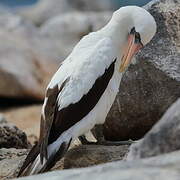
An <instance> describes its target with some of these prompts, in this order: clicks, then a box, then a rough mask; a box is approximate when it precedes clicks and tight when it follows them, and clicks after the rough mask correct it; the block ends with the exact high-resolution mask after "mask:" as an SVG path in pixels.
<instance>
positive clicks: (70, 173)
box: [22, 151, 180, 180]
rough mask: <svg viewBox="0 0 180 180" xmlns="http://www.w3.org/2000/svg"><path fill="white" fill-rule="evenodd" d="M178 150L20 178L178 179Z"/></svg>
mask: <svg viewBox="0 0 180 180" xmlns="http://www.w3.org/2000/svg"><path fill="white" fill-rule="evenodd" d="M179 163H180V152H179V151H177V152H173V153H169V154H166V155H161V156H157V157H155V158H148V159H144V160H135V161H129V162H122V161H117V162H112V163H106V164H103V165H98V166H94V167H88V168H80V169H72V170H64V171H54V172H50V173H45V174H41V175H37V176H29V177H24V178H22V180H31V179H33V180H41V179H43V180H46V179H47V180H48V179H50V178H51V179H53V180H56V179H57V180H66V179H68V180H81V179H87V180H90V179H94V180H99V179H112V180H117V179H118V180H124V179H126V180H132V179H133V180H152V179H164V180H178V179H179V177H180V171H179Z"/></svg>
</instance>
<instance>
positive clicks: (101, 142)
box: [79, 135, 136, 146]
mask: <svg viewBox="0 0 180 180" xmlns="http://www.w3.org/2000/svg"><path fill="white" fill-rule="evenodd" d="M79 140H80V141H81V143H82V144H83V145H104V146H121V145H131V144H133V143H135V142H136V141H133V140H131V139H130V140H128V141H107V140H104V139H100V140H98V141H97V142H91V141H88V140H87V139H86V137H85V136H84V135H82V136H80V137H79Z"/></svg>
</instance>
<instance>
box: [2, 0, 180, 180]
mask: <svg viewBox="0 0 180 180" xmlns="http://www.w3.org/2000/svg"><path fill="white" fill-rule="evenodd" d="M58 2H59V1H58ZM78 3H80V4H78ZM145 8H146V9H147V10H148V11H149V12H150V13H151V14H152V15H153V16H154V17H155V19H156V21H157V25H158V31H157V34H156V36H155V37H154V39H153V40H152V41H151V42H150V43H149V44H148V45H147V46H146V47H145V48H144V49H143V50H142V51H141V52H140V53H138V55H137V56H136V58H135V60H136V63H134V64H133V65H131V66H130V68H129V70H128V71H127V72H126V73H125V74H124V77H123V80H122V83H121V85H120V92H119V94H118V95H117V98H116V100H115V103H114V104H113V106H112V108H111V110H110V112H109V114H108V117H107V119H106V123H105V125H104V134H105V136H106V139H108V140H128V139H134V140H138V139H140V138H141V140H138V142H136V143H135V144H133V145H131V146H130V147H129V146H126V145H125V146H97V145H80V143H79V142H76V143H75V144H73V145H72V146H71V149H70V150H69V152H68V153H67V154H66V156H65V157H64V158H63V159H62V160H61V161H60V162H58V163H57V164H56V166H55V167H54V168H53V169H52V171H54V170H62V169H70V170H64V171H57V172H51V173H48V174H45V175H39V176H35V177H33V179H39V178H40V179H49V178H50V177H53V178H54V179H90V178H91V179H103V178H108V179H127V180H130V179H132V178H133V179H135V180H136V179H137V180H139V179H142V180H146V179H147V180H149V179H160V178H163V179H165V180H166V179H171V180H176V179H179V177H180V173H179V172H180V171H179V170H180V168H179V164H180V158H179V157H180V140H179V138H180V131H179V127H180V99H179V98H180V38H179V37H180V1H179V0H154V1H153V2H151V3H150V4H149V5H147V6H146V7H145ZM51 9H53V11H51ZM112 9H113V7H111V5H110V4H104V5H103V6H102V4H97V3H96V2H95V1H94V2H93V1H87V0H79V1H78V0H75V1H73V3H71V4H70V3H69V1H66V0H61V6H59V3H57V1H55V0H54V1H48V0H41V1H40V2H39V3H38V4H37V5H35V6H33V7H30V8H23V9H19V10H18V11H17V12H16V13H12V12H10V11H8V10H6V9H4V8H0V15H1V16H0V25H1V29H0V42H1V43H0V97H1V98H0V179H4V180H5V179H11V178H14V177H15V176H16V174H17V172H18V170H19V168H20V166H21V164H22V163H23V161H24V159H25V157H26V154H27V153H28V151H29V149H30V148H31V145H32V144H34V143H35V141H37V140H38V136H39V123H40V112H41V106H42V100H43V98H44V91H45V87H46V86H47V83H48V82H49V80H50V78H51V76H52V74H53V73H54V72H55V71H56V69H57V68H58V66H59V64H60V63H61V62H62V61H63V60H64V58H65V57H66V56H67V55H68V54H69V53H70V51H71V50H72V48H73V47H74V45H75V44H76V43H77V42H78V41H79V40H80V39H81V38H82V37H83V36H84V35H86V34H88V33H89V32H91V31H95V30H97V29H99V28H101V27H102V26H103V25H104V24H106V22H108V20H109V19H110V17H111V15H112ZM72 22H73V23H75V24H76V26H73V28H72ZM107 162H109V163H107ZM104 163H107V164H104ZM98 164H101V165H98ZM93 165H98V166H95V167H90V166H93ZM82 167H88V168H85V169H84V168H82ZM72 168H79V169H77V170H71V169H72ZM24 179H27V180H28V179H30V180H31V179H32V178H31V177H27V178H24Z"/></svg>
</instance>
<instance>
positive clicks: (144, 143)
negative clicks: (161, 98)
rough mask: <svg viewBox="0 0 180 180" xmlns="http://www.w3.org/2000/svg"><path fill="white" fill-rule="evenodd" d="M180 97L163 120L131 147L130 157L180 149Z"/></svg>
mask: <svg viewBox="0 0 180 180" xmlns="http://www.w3.org/2000/svg"><path fill="white" fill-rule="evenodd" d="M179 127H180V99H178V100H177V101H176V102H175V103H174V104H173V105H172V106H171V107H170V108H169V109H168V110H167V112H166V113H165V114H164V116H163V117H162V118H161V120H160V121H159V122H158V123H157V124H156V125H155V126H154V127H153V128H152V129H151V130H150V131H149V132H148V133H147V134H146V135H145V137H144V138H143V139H142V140H140V141H139V142H138V143H136V144H134V145H132V146H131V148H130V152H129V154H128V159H129V160H131V159H139V158H146V157H151V156H157V155H160V154H164V153H168V152H173V151H176V150H179V149H180V141H179V139H180V131H179Z"/></svg>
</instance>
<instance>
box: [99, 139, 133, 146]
mask: <svg viewBox="0 0 180 180" xmlns="http://www.w3.org/2000/svg"><path fill="white" fill-rule="evenodd" d="M135 142H136V141H133V140H131V139H130V140H128V141H107V140H103V141H97V142H96V145H105V146H121V145H131V144H133V143H135Z"/></svg>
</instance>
